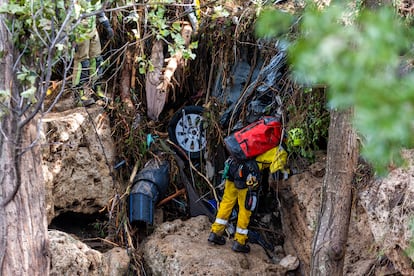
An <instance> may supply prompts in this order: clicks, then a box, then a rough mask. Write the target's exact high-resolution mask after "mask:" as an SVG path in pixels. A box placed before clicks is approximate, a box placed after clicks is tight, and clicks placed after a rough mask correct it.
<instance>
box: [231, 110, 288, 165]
mask: <svg viewBox="0 0 414 276" xmlns="http://www.w3.org/2000/svg"><path fill="white" fill-rule="evenodd" d="M281 135H282V124H281V123H280V120H279V118H277V117H272V116H265V117H263V118H262V119H260V120H258V121H256V122H254V123H251V124H250V125H248V126H246V127H244V128H242V129H240V130H238V131H236V132H234V133H233V134H231V135H229V136H227V137H226V138H225V139H224V143H225V145H226V148H227V150H228V152H229V153H230V154H231V155H232V156H234V157H235V158H237V159H239V160H245V159H251V158H254V157H256V156H258V155H260V154H262V153H264V152H266V151H268V150H270V149H271V148H274V147H276V146H278V145H279V143H280V137H281Z"/></svg>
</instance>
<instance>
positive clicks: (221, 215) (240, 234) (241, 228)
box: [211, 179, 252, 245]
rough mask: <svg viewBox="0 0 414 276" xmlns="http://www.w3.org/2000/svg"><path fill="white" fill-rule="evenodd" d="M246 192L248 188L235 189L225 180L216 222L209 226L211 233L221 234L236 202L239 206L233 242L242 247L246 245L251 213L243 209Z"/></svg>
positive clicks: (230, 182)
mask: <svg viewBox="0 0 414 276" xmlns="http://www.w3.org/2000/svg"><path fill="white" fill-rule="evenodd" d="M247 191H248V188H245V189H237V188H236V186H235V185H234V182H232V181H230V180H228V179H226V182H225V184H224V194H223V199H222V200H221V202H220V205H219V208H218V212H217V216H216V220H215V221H214V223H213V224H212V225H211V232H213V233H216V234H218V235H222V234H223V232H224V230H225V229H226V224H227V222H228V219H229V217H230V215H231V212H232V210H233V207H234V206H235V205H236V202H237V203H238V205H239V213H238V216H237V228H236V233H235V235H234V240H236V241H237V242H238V243H240V244H242V245H244V244H246V240H247V233H248V230H247V227H248V226H249V223H250V216H251V215H252V212H251V211H249V210H247V209H246V207H245V202H246V195H247Z"/></svg>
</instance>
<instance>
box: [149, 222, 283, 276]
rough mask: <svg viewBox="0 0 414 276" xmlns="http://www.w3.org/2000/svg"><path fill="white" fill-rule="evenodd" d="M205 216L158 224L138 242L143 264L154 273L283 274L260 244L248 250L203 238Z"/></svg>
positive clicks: (206, 226) (206, 229) (206, 224)
mask: <svg viewBox="0 0 414 276" xmlns="http://www.w3.org/2000/svg"><path fill="white" fill-rule="evenodd" d="M210 225H211V223H210V222H209V220H208V218H207V217H206V216H198V217H194V218H190V219H188V220H186V221H182V220H179V219H177V220H174V221H171V222H165V223H163V224H161V225H160V226H158V227H157V228H156V229H155V230H154V232H153V233H152V234H151V235H150V236H148V237H147V238H146V240H145V241H144V242H143V243H142V244H141V246H142V251H143V254H144V259H145V262H146V266H147V267H148V268H149V270H150V272H151V273H152V274H154V275H285V274H286V272H287V269H286V268H284V267H282V266H281V265H279V264H274V263H271V262H270V260H269V258H268V257H267V256H266V254H265V252H264V250H263V248H262V247H260V246H259V245H257V244H250V248H251V251H250V253H249V254H242V253H236V252H233V251H232V250H231V245H232V240H229V239H227V242H226V244H225V245H223V246H216V245H210V244H208V242H207V238H208V235H209V233H210Z"/></svg>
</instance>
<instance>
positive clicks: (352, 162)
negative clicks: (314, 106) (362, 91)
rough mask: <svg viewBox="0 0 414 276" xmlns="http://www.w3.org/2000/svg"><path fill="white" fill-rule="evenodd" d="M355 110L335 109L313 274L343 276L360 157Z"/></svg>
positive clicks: (331, 124)
mask: <svg viewBox="0 0 414 276" xmlns="http://www.w3.org/2000/svg"><path fill="white" fill-rule="evenodd" d="M352 114H353V113H352V111H351V110H347V111H331V122H330V126H329V141H328V156H327V167H326V174H325V178H324V182H323V186H322V205H321V211H320V214H319V221H318V225H317V228H316V232H315V236H314V240H313V247H312V260H311V275H342V272H343V265H344V256H345V251H346V242H347V239H348V228H349V220H350V215H351V202H352V191H351V190H352V179H353V177H354V172H355V169H356V165H357V160H358V150H357V139H356V133H355V132H354V130H353V128H352V125H351V118H352Z"/></svg>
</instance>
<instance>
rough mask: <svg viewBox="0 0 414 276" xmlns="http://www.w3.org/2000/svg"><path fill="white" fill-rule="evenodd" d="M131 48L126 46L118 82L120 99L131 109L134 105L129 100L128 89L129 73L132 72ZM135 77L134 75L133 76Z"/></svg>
mask: <svg viewBox="0 0 414 276" xmlns="http://www.w3.org/2000/svg"><path fill="white" fill-rule="evenodd" d="M132 58H133V50H132V49H130V48H128V49H127V51H126V55H125V62H124V64H123V68H122V73H121V80H120V81H119V83H120V85H121V86H120V94H121V101H122V103H123V104H124V105H125V107H126V108H127V109H128V110H130V111H133V110H134V105H133V103H132V100H131V96H130V90H131V80H132V77H131V74H132V72H133V60H132ZM133 77H134V78H135V75H134V76H133Z"/></svg>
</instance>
